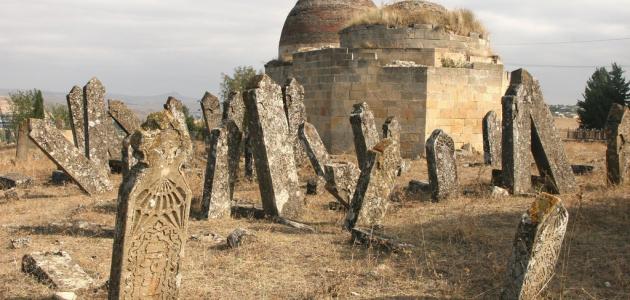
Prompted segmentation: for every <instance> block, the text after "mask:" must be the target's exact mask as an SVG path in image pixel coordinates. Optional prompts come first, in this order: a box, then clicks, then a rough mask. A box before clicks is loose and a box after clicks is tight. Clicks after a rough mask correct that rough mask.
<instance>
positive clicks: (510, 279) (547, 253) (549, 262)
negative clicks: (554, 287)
mask: <svg viewBox="0 0 630 300" xmlns="http://www.w3.org/2000/svg"><path fill="white" fill-rule="evenodd" d="M568 222H569V213H568V212H567V210H566V209H565V208H564V206H563V205H562V201H561V200H560V199H559V198H557V197H554V196H551V195H549V194H545V193H542V194H541V195H540V196H539V198H538V199H536V201H534V203H533V204H532V206H531V207H530V209H529V210H528V211H527V212H526V213H525V214H524V215H523V216H522V218H521V222H520V223H519V225H518V229H517V231H516V238H515V239H514V244H513V248H512V255H511V257H510V261H509V264H508V272H507V276H506V279H505V286H504V288H503V292H502V294H501V299H506V300H508V299H509V300H511V299H524V300H525V299H538V298H539V297H540V293H541V292H542V290H543V289H544V288H545V287H546V286H547V285H548V283H549V281H550V280H551V279H552V278H553V275H554V273H555V266H556V262H557V261H558V257H559V256H560V249H561V248H562V241H563V240H564V234H565V232H566V229H567V224H568Z"/></svg>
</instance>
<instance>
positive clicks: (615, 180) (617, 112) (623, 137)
mask: <svg viewBox="0 0 630 300" xmlns="http://www.w3.org/2000/svg"><path fill="white" fill-rule="evenodd" d="M606 134H607V136H608V142H607V148H606V170H607V174H608V175H607V178H608V183H609V184H611V185H620V184H623V183H624V182H625V181H626V178H627V176H628V172H629V170H630V168H629V167H628V166H629V165H630V109H628V108H627V107H624V106H622V105H619V104H613V106H612V108H611V109H610V113H609V114H608V120H607V121H606Z"/></svg>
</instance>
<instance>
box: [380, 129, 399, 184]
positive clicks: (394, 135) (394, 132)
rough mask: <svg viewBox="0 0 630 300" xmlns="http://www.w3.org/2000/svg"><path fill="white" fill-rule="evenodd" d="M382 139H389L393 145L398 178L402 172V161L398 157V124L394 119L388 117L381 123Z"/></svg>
mask: <svg viewBox="0 0 630 300" xmlns="http://www.w3.org/2000/svg"><path fill="white" fill-rule="evenodd" d="M383 138H389V139H391V140H392V142H393V143H394V144H393V145H394V148H395V150H394V153H396V156H397V157H396V160H397V163H396V164H397V166H398V176H400V175H402V172H403V166H402V164H403V159H402V156H400V123H399V122H398V119H396V117H389V118H387V120H385V123H383Z"/></svg>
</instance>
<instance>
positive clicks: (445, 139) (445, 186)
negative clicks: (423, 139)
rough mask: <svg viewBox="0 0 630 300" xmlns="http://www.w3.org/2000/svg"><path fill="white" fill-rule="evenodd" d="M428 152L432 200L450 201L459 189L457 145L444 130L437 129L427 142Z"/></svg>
mask: <svg viewBox="0 0 630 300" xmlns="http://www.w3.org/2000/svg"><path fill="white" fill-rule="evenodd" d="M426 152H427V166H428V169H429V185H430V186H431V199H433V201H436V202H437V201H441V200H445V199H448V198H449V197H450V196H452V195H455V194H456V193H457V191H458V189H459V179H458V177H457V161H456V160H455V143H454V142H453V139H452V138H451V137H450V136H448V135H447V134H446V133H445V132H444V131H442V129H436V130H434V131H433V133H432V134H431V136H430V137H429V139H428V140H427V143H426Z"/></svg>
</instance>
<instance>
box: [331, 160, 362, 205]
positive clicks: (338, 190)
mask: <svg viewBox="0 0 630 300" xmlns="http://www.w3.org/2000/svg"><path fill="white" fill-rule="evenodd" d="M325 170H326V190H328V192H329V193H331V194H332V195H333V196H335V199H337V201H338V202H339V203H340V204H341V205H343V206H344V207H345V208H346V209H348V208H350V201H351V200H352V196H353V195H354V191H355V189H356V185H357V181H358V180H359V175H360V174H361V171H360V170H359V168H357V166H356V165H354V164H353V163H351V162H331V163H329V164H326V165H325Z"/></svg>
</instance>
